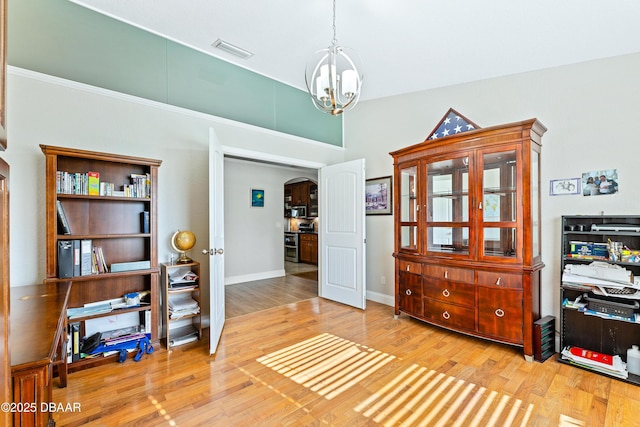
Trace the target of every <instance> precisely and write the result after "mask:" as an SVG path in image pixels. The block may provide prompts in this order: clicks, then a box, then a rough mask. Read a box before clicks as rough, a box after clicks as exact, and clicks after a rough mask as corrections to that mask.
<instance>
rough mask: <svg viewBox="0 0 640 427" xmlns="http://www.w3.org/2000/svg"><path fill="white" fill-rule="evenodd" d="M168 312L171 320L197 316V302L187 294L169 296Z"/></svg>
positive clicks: (198, 310) (198, 308) (198, 309)
mask: <svg viewBox="0 0 640 427" xmlns="http://www.w3.org/2000/svg"><path fill="white" fill-rule="evenodd" d="M169 311H170V312H171V313H170V316H169V317H170V318H171V319H180V318H182V317H185V316H190V315H194V314H198V313H199V312H200V307H199V306H198V302H197V301H196V300H194V299H193V298H191V295H190V294H188V293H185V294H178V295H171V297H170V298H169Z"/></svg>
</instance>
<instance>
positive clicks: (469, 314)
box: [390, 119, 546, 360]
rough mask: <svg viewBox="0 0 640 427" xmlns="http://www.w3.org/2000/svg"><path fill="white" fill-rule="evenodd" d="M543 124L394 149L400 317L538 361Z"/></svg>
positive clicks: (494, 129) (515, 125)
mask: <svg viewBox="0 0 640 427" xmlns="http://www.w3.org/2000/svg"><path fill="white" fill-rule="evenodd" d="M545 131H546V128H545V127H544V126H543V125H542V124H541V123H540V122H539V121H537V120H536V119H531V120H527V121H522V122H517V123H511V124H506V125H502V126H495V127H490V128H484V129H477V130H472V131H468V132H464V133H460V134H454V135H451V136H447V137H444V138H439V139H432V140H427V141H424V142H422V143H420V144H416V145H412V146H409V147H406V148H403V149H400V150H397V151H395V152H392V153H390V154H391V156H392V157H393V159H394V185H395V189H394V190H395V191H394V195H395V196H394V197H395V203H394V214H395V216H394V217H395V248H394V257H395V267H396V268H395V269H396V274H395V276H396V277H395V286H396V307H395V310H396V315H399V314H400V313H406V314H408V315H410V316H412V317H415V318H418V319H421V320H423V321H425V322H428V323H430V324H433V325H438V326H441V327H445V328H448V329H452V330H455V331H459V332H462V333H466V334H470V335H474V336H477V337H482V338H486V339H491V340H495V341H500V342H504V343H508V344H512V345H516V346H521V347H523V349H524V355H525V357H526V358H527V359H528V360H532V357H533V323H534V322H535V321H536V320H538V319H539V318H540V273H541V270H542V268H543V266H544V264H543V263H542V259H541V254H540V249H541V245H540V236H541V232H540V192H539V188H540V152H541V138H542V135H543V134H544V132H545Z"/></svg>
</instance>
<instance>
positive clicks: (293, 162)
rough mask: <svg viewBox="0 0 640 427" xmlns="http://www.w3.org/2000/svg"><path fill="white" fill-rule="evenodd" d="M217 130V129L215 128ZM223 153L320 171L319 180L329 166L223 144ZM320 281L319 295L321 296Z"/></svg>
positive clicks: (319, 219) (319, 262) (320, 260)
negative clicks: (321, 172) (322, 171)
mask: <svg viewBox="0 0 640 427" xmlns="http://www.w3.org/2000/svg"><path fill="white" fill-rule="evenodd" d="M214 129H215V128H214ZM222 153H223V155H225V156H227V155H228V156H233V157H240V158H243V159H245V160H249V161H256V162H267V163H277V164H280V165H282V166H297V167H302V168H306V169H316V170H317V171H318V179H319V175H320V169H321V168H322V167H323V166H327V164H326V163H322V162H314V161H311V160H304V159H300V158H297V157H289V156H280V155H277V154H270V153H265V152H263V151H255V150H247V149H244V148H238V147H231V146H228V145H224V144H222ZM318 223H319V226H322V218H321V217H320V218H318ZM321 266H322V257H321V256H320V253H318V271H320V268H321ZM320 286H321V283H320V280H318V294H320V289H319V288H320Z"/></svg>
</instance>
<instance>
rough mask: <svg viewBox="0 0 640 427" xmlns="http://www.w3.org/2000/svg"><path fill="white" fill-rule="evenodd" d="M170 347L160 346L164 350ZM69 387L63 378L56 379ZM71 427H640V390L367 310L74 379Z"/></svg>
mask: <svg viewBox="0 0 640 427" xmlns="http://www.w3.org/2000/svg"><path fill="white" fill-rule="evenodd" d="M156 348H157V346H156ZM56 381H57V380H56ZM53 401H54V402H56V403H58V404H67V403H71V404H73V403H75V402H77V403H79V404H80V405H81V411H79V412H58V413H56V414H54V419H55V420H56V421H57V423H58V425H59V426H81V425H82V426H84V425H96V426H115V425H144V426H234V427H235V426H252V427H253V426H260V427H262V426H349V427H351V426H399V425H406V426H413V425H426V426H465V427H466V426H479V427H484V426H545V427H546V426H563V427H565V426H566V427H568V426H572V427H575V426H623V427H625V426H637V425H638V422H639V420H640V387H636V386H633V385H629V384H626V383H624V382H621V381H617V380H613V379H609V378H606V377H603V376H599V375H596V374H594V373H591V372H586V371H583V370H581V369H577V368H574V367H571V366H567V365H564V364H559V363H557V362H556V361H555V358H552V359H549V360H547V361H545V362H544V363H538V362H533V363H529V362H526V361H525V360H524V358H523V356H522V351H521V350H520V349H518V348H514V347H509V346H504V345H501V344H496V343H492V342H487V341H483V340H479V339H476V338H472V337H467V336H464V335H460V334H457V333H453V332H448V331H446V330H443V329H439V328H436V327H432V326H429V325H426V324H424V323H422V322H419V321H416V320H413V319H410V318H408V317H407V316H401V317H400V318H399V319H394V318H393V309H392V308H391V307H388V306H385V305H381V304H378V303H375V302H371V301H368V302H367V309H366V311H361V310H358V309H354V308H351V307H347V306H344V305H341V304H337V303H334V302H331V301H328V300H324V299H322V298H318V297H316V298H311V299H307V300H304V301H301V302H297V303H292V304H288V305H283V306H279V307H275V308H270V309H267V310H263V311H260V312H255V313H250V314H245V315H242V316H238V317H234V318H231V319H228V320H227V322H226V325H225V328H224V331H223V334H222V338H221V342H220V345H219V348H218V352H217V354H215V355H214V356H209V354H208V343H207V339H203V340H202V341H200V342H197V343H191V344H188V345H186V346H182V347H179V348H177V349H173V350H172V351H170V352H167V351H166V350H164V349H160V348H157V350H156V351H155V352H154V353H153V354H151V355H146V356H144V357H143V359H142V360H141V361H140V362H134V361H133V360H132V359H131V358H129V359H128V360H127V361H126V362H125V363H124V364H118V363H113V364H110V365H104V366H101V367H98V368H94V369H91V370H86V371H80V372H74V373H72V374H70V375H69V386H68V387H67V388H65V389H60V388H57V387H56V386H55V385H54V393H53Z"/></svg>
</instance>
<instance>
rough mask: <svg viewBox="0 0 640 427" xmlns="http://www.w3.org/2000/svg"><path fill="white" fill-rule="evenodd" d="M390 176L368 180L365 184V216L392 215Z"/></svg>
mask: <svg viewBox="0 0 640 427" xmlns="http://www.w3.org/2000/svg"><path fill="white" fill-rule="evenodd" d="M392 196H393V187H392V186H391V176H385V177H382V178H372V179H368V180H367V181H366V183H365V212H366V214H367V215H391V214H392V213H393V197H392Z"/></svg>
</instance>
